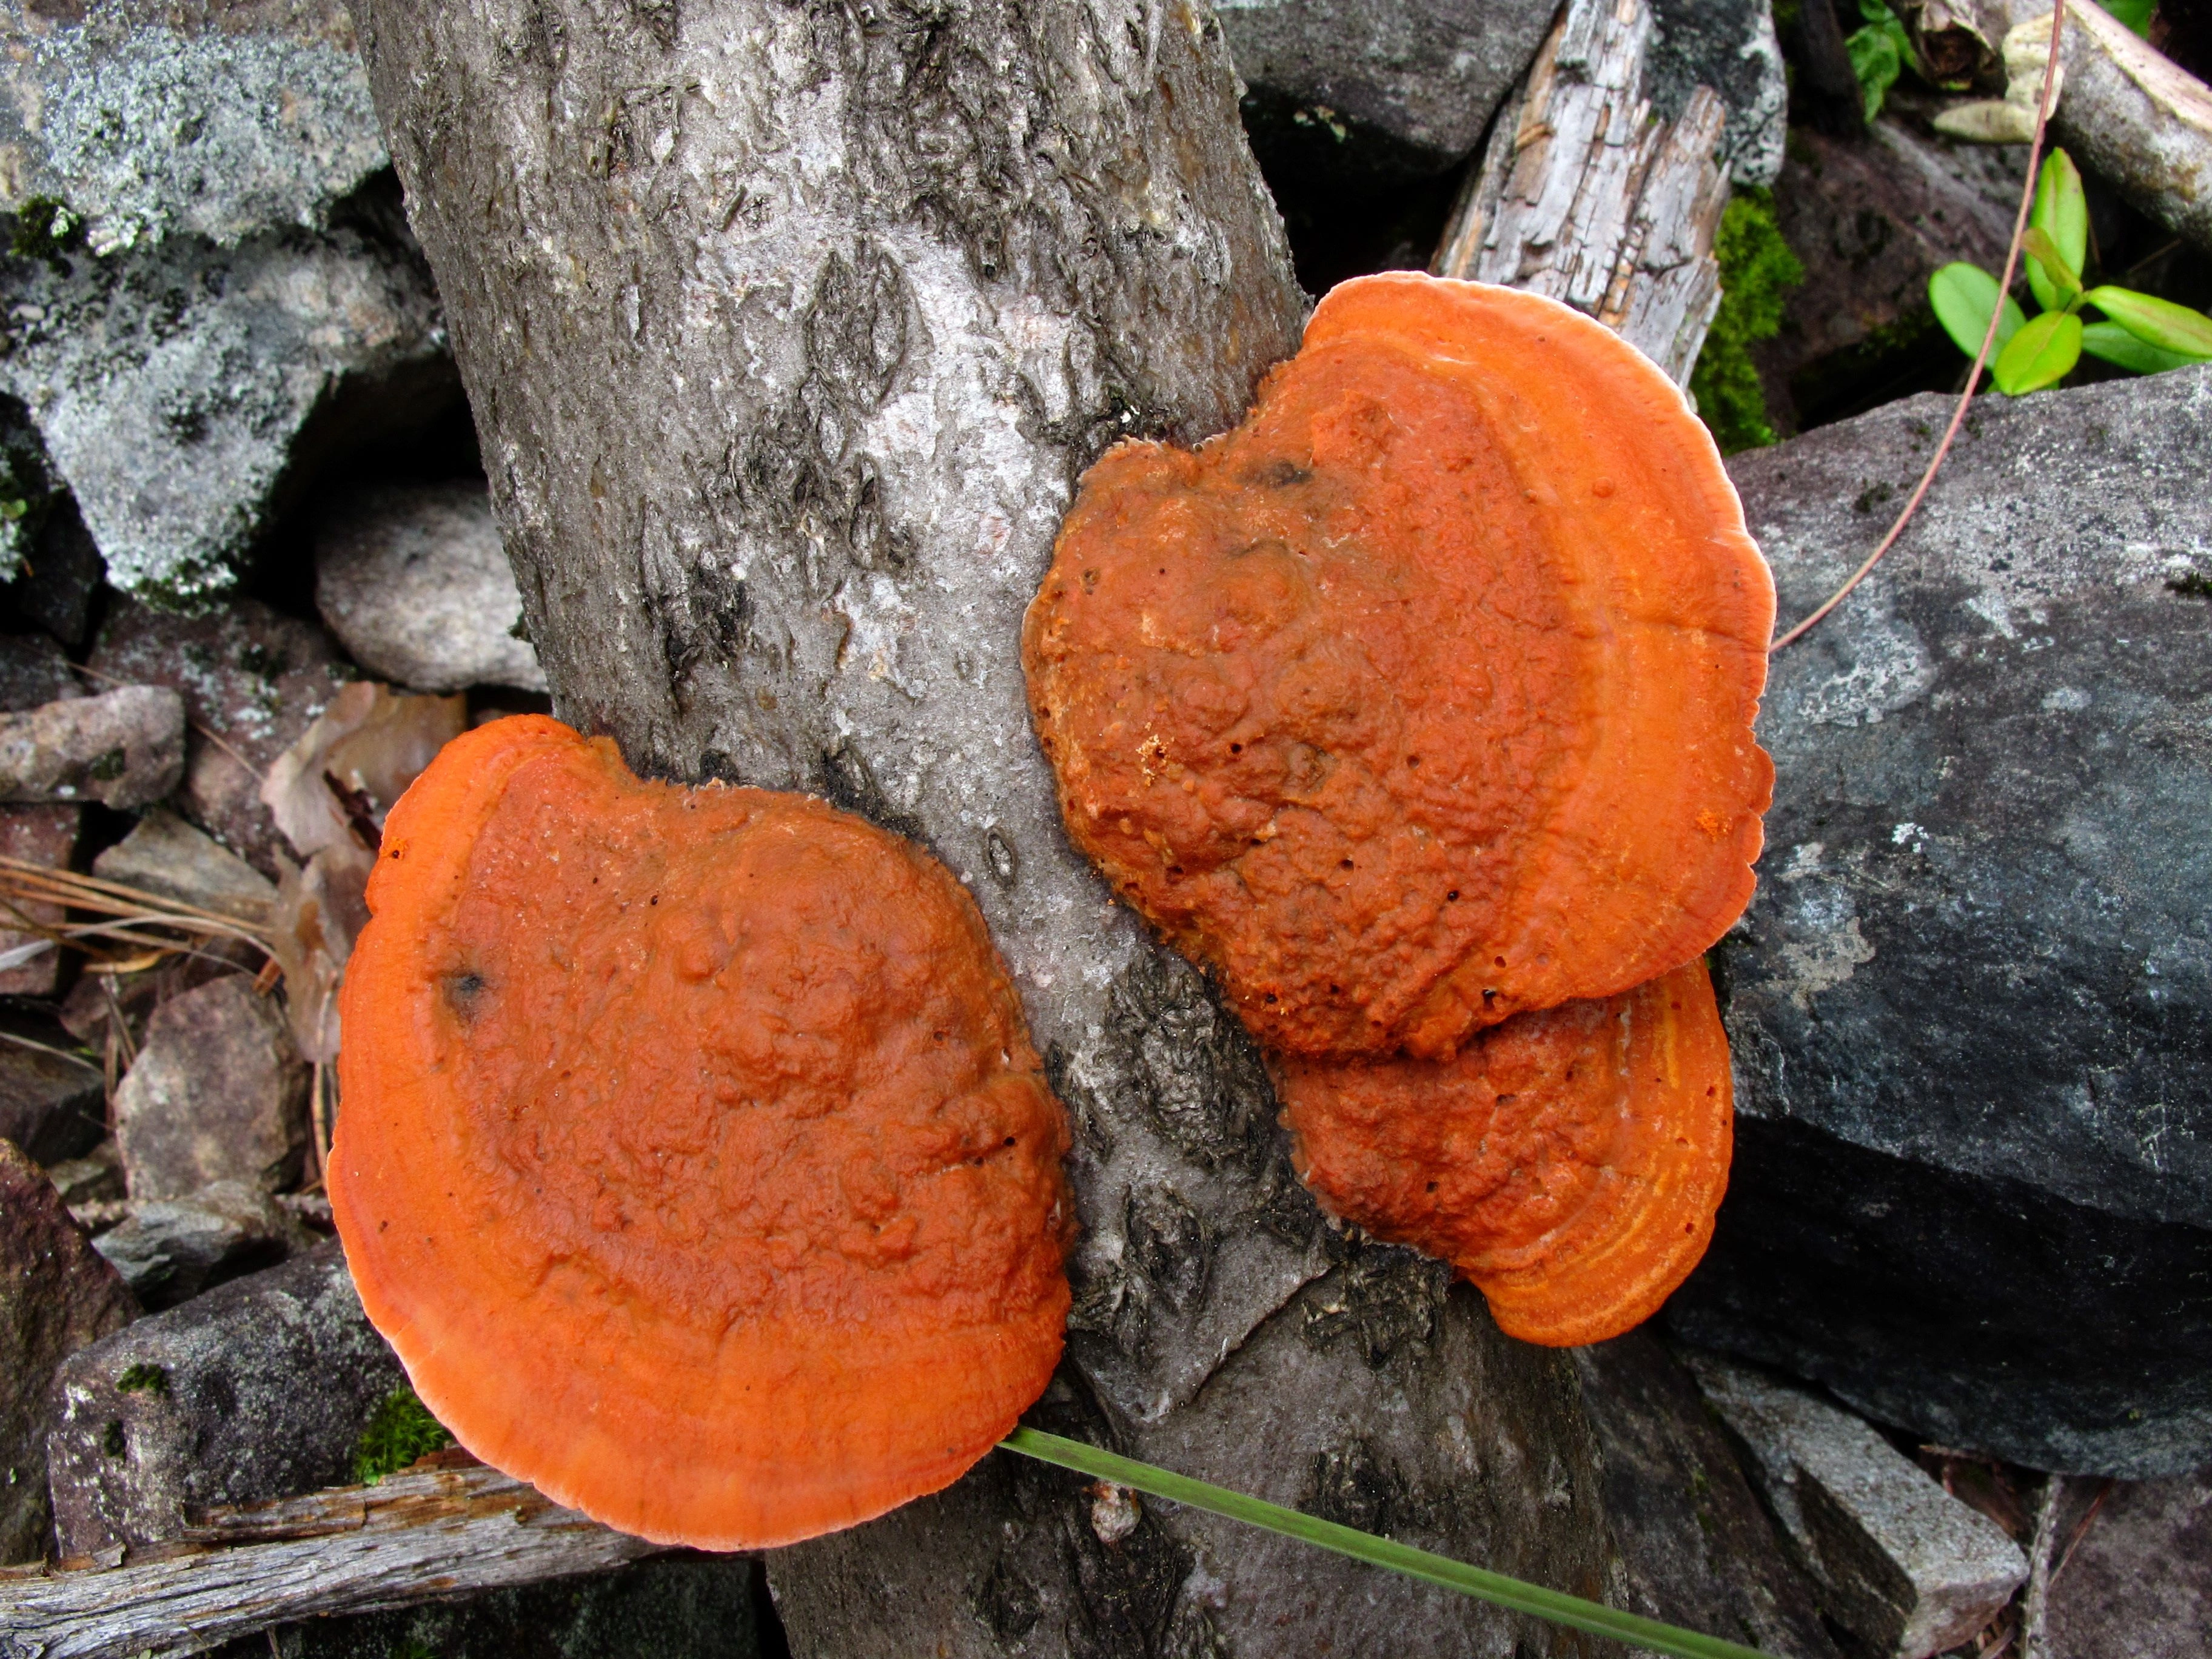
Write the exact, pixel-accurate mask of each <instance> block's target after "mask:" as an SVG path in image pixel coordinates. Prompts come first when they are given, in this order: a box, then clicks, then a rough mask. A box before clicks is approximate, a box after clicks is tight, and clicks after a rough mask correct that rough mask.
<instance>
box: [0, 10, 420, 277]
mask: <svg viewBox="0 0 2212 1659" xmlns="http://www.w3.org/2000/svg"><path fill="white" fill-rule="evenodd" d="M196 10H197V16H195V15H194V13H195V11H196ZM186 20H190V21H186ZM0 47H4V48H5V50H4V52H0V66H4V67H0V144H4V145H6V146H8V147H9V151H10V161H11V163H12V165H11V167H10V169H9V174H8V176H7V178H6V179H5V188H6V191H7V199H6V202H5V208H6V210H7V211H9V212H13V213H21V212H22V211H23V210H24V208H25V204H27V202H29V201H31V200H33V198H38V197H45V198H46V199H47V200H49V201H52V202H56V203H66V204H68V207H67V210H68V212H69V213H70V215H71V216H72V217H73V218H75V219H76V220H78V221H81V222H82V234H83V235H84V237H85V240H86V241H87V243H88V246H90V247H91V248H92V250H93V252H95V253H97V254H101V255H106V254H110V253H113V252H118V251H120V250H124V249H128V248H131V247H134V246H137V245H139V244H140V243H142V242H155V241H159V240H161V239H163V238H164V237H168V236H173V235H177V234H187V235H191V236H196V237H201V238H204V239H206V240H209V241H212V242H216V243H220V244H223V245H225V246H232V245H235V244H236V243H238V242H239V241H240V240H242V239H244V238H246V237H247V236H251V235H252V234H255V233H256V232H258V231H263V230H267V229H270V228H276V227H279V226H284V225H299V226H302V227H306V228H311V229H321V228H324V227H325V226H326V225H327V224H328V223H329V221H330V216H331V209H332V207H333V206H334V205H336V204H337V203H338V202H339V201H340V200H342V199H343V197H347V196H349V195H351V194H352V193H353V192H354V191H356V190H358V189H359V188H360V187H361V186H362V184H363V183H365V182H366V181H367V180H368V179H369V178H370V176H371V175H373V174H374V173H378V172H380V171H381V170H382V169H383V168H384V167H387V166H388V165H390V163H389V162H388V161H386V156H385V154H384V143H383V140H382V139H381V137H380V136H379V134H378V132H377V128H376V112H375V109H374V106H372V105H371V104H370V102H369V96H368V77H367V76H365V75H364V74H363V73H362V67H361V59H360V58H359V57H358V56H357V55H356V50H355V44H354V38H353V26H352V24H351V22H350V21H349V19H348V18H347V16H346V14H345V11H344V9H343V7H340V6H338V5H336V4H331V3H328V0H307V3H303V4H282V5H274V4H264V5H260V6H255V7H251V8H249V7H241V6H236V5H230V6H224V7H220V8H201V9H186V8H179V7H172V6H162V5H155V4H151V3H146V0H92V3H90V4H88V5H74V6H70V7H68V8H66V9H63V8H51V9H50V8H46V7H41V6H40V5H39V4H38V3H37V0H30V3H28V4H21V3H18V0H9V3H8V4H7V5H5V6H4V7H0Z"/></svg>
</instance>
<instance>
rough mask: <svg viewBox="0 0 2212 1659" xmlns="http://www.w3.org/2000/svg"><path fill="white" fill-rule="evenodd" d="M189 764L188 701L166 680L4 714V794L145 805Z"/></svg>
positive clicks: (0, 739)
mask: <svg viewBox="0 0 2212 1659" xmlns="http://www.w3.org/2000/svg"><path fill="white" fill-rule="evenodd" d="M184 770H185V705H184V702H183V700H182V699H180V698H179V696H177V694H176V693H175V692H173V691H172V690H168V689H167V687H166V686H158V685H126V686H124V687H122V688H121V689H120V690H114V691H103V692H102V693H100V695H99V696H96V697H70V698H66V699H64V700H63V701H61V702H50V703H45V704H42V705H40V707H39V708H31V709H26V710H25V711H24V712H22V713H21V714H0V801H19V802H39V803H42V804H43V803H49V802H65V801H74V800H96V801H98V802H100V804H101V805H104V806H123V807H130V806H144V805H147V804H148V803H149V802H152V801H157V800H159V799H161V797H162V796H164V795H166V794H167V793H169V791H170V790H172V789H173V788H175V787H177V781H178V780H179V778H181V777H182V776H183V775H184Z"/></svg>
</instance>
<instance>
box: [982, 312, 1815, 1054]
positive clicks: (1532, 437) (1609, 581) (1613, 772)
mask: <svg viewBox="0 0 2212 1659" xmlns="http://www.w3.org/2000/svg"><path fill="white" fill-rule="evenodd" d="M1773 620H1774V595H1773V586H1772V583H1771V580H1770V579H1769V577H1768V574H1767V571H1766V567H1765V562H1764V561H1763V560H1761V558H1760V557H1759V551H1758V550H1757V549H1756V548H1755V547H1754V546H1753V544H1752V542H1751V540H1750V538H1749V537H1748V536H1747V534H1746V533H1745V530H1744V526H1743V515H1742V511H1741V507H1740V506H1739V504H1738V502H1737V500H1736V496H1735V489H1734V488H1733V487H1732V486H1731V485H1730V484H1729V480H1728V477H1727V475H1726V473H1725V472H1723V471H1722V468H1721V463H1720V457H1719V454H1718V453H1717V451H1716V450H1715V449H1714V447H1713V445H1712V441H1711V438H1710V437H1708V436H1707V435H1706V433H1705V428H1703V427H1702V426H1701V425H1699V422H1698V421H1697V418H1696V416H1694V415H1693V414H1692V412H1691V411H1690V410H1689V408H1688V406H1687V405H1686V403H1685V402H1684V400H1683V398H1682V395H1681V393H1680V392H1679V391H1678V390H1677V389H1676V388H1675V387H1674V385H1673V383H1672V382H1670V381H1669V380H1667V378H1666V377H1665V376H1664V375H1663V374H1661V373H1660V371H1659V370H1658V369H1656V368H1654V367H1653V366H1652V365H1651V364H1650V363H1649V362H1646V361H1645V360H1644V358H1643V357H1641V356H1638V354H1637V352H1636V351H1635V350H1634V349H1633V348H1632V347H1630V346H1628V345H1626V343H1623V342H1622V341H1621V340H1620V338H1619V337H1616V336H1615V335H1613V333H1612V332H1611V331H1608V330H1607V329H1605V328H1603V327H1601V326H1600V325H1598V324H1596V323H1595V322H1592V321H1591V320H1590V319H1588V318H1586V317H1583V316H1582V315H1581V314H1580V313H1577V312H1574V311H1571V310H1570V309H1569V308H1567V307H1565V306H1562V305H1559V304H1557V303H1556V302H1554V301H1550V300H1546V299H1543V298H1541V297H1539V296H1537V295H1529V294H1522V293H1519V292H1516V291H1515V290H1512V289H1501V288H1491V287H1486V286H1482V285H1479V284H1475V283H1457V282H1450V281H1445V280H1442V279H1438V278H1435V277H1429V276H1419V275H1415V274H1412V273H1396V274H1393V275H1389V276H1371V277H1363V278H1360V279H1358V280H1357V281H1355V282H1351V283H1345V284H1344V285H1343V286H1341V287H1340V288H1338V289H1336V290H1334V292H1333V293H1331V294H1330V295H1328V298H1327V299H1325V300H1323V301H1322V303H1321V306H1320V307H1319V309H1318V310H1316V312H1315V313H1314V317H1313V319H1312V321H1311V323H1310V325H1308V327H1307V330H1306V335H1305V342H1304V347H1303V348H1302V349H1301V350H1300V351H1299V353H1298V355H1297V357H1295V358H1294V359H1292V360H1291V362H1288V363H1286V364H1284V365H1282V366H1281V367H1279V368H1277V369H1276V370H1274V371H1273V373H1272V374H1270V375H1269V376H1268V378H1267V380H1266V382H1265V383H1264V384H1263V385H1262V386H1261V392H1260V396H1259V400H1258V403H1257V404H1256V406H1255V408H1254V410H1253V411H1252V412H1251V414H1250V415H1249V416H1247V417H1246V419H1245V421H1244V423H1243V425H1242V426H1240V427H1238V428H1237V429H1236V430H1235V431H1233V432H1231V433H1229V434H1227V435H1225V436H1223V437H1221V438H1219V439H1217V440H1215V441H1213V442H1212V443H1210V444H1207V445H1206V446H1205V447H1202V448H1200V450H1198V451H1197V452H1196V453H1190V452H1187V451H1183V450H1178V449H1174V448H1170V447H1165V446H1163V445H1158V444H1149V443H1129V444H1124V445H1121V446H1120V447H1116V448H1115V449H1114V450H1112V451H1111V452H1109V453H1108V454H1107V455H1106V456H1105V457H1104V458H1103V459H1102V460H1100V461H1099V463H1098V464H1097V465H1096V466H1095V467H1093V468H1092V469H1091V471H1090V472H1089V473H1088V474H1087V475H1086V476H1085V479H1084V481H1083V484H1082V488H1081V489H1080V491H1079V495H1078V498H1077V501H1076V503H1075V506H1074V507H1073V510H1072V511H1071V512H1070V513H1069V514H1068V517H1067V520H1066V524H1065V525H1064V526H1063V527H1062V530H1061V532H1060V540H1059V543H1058V544H1057V546H1056V548H1055V550H1054V558H1053V562H1052V566H1051V568H1050V570H1049V571H1048V574H1047V575H1046V577H1045V580H1044V582H1043V585H1042V587H1041V588H1040V589H1039V591H1038V593H1037V596H1036V599H1035V601H1034V602H1033V603H1032V605H1030V611H1029V616H1028V619H1027V623H1026V626H1025V629H1024V639H1023V662H1024V667H1025V669H1026V671H1027V673H1028V676H1029V687H1030V705H1031V714H1032V718H1033V719H1034V720H1035V723H1036V730H1037V733H1038V737H1039V739H1040V741H1041V743H1042V746H1043V748H1044V750H1045V752H1046V754H1047V755H1048V757H1049V758H1050V759H1051V761H1052V763H1053V766H1054V771H1055V773H1056V774H1057V775H1058V778H1059V782H1060V798H1061V805H1062V808H1063V811H1064V813H1065V816H1066V821H1067V824H1068V829H1069V831H1070V833H1071V835H1073V837H1074V839H1075V841H1076V842H1077V843H1078V844H1079V846H1080V847H1082V848H1083V849H1084V851H1085V853H1086V854H1089V855H1090V857H1091V859H1092V860H1094V861H1095V862H1096V863H1097V865H1098V866H1100V867H1101V868H1102V869H1103V871H1104V872H1106V875H1107V877H1108V879H1109V881H1110V882H1111V883H1112V884H1113V885H1114V887H1115V890H1117V891H1118V892H1120V893H1121V895H1122V896H1124V897H1125V898H1127V900H1128V901H1129V902H1131V903H1133V905H1134V906H1135V907H1136V908H1138V909H1139V911H1140V912H1142V913H1143V914H1144V915H1146V917H1147V918H1149V919H1150V920H1151V921H1152V922H1153V924H1154V925H1155V926H1157V927H1159V928H1160V929H1161V930H1162V931H1163V932H1164V933H1165V934H1166V935H1167V936H1168V938H1169V939H1170V940H1171V941H1172V942H1173V943H1174V944H1175V945H1176V946H1177V947H1178V948H1179V949H1181V950H1182V951H1183V952H1184V953H1185V954H1186V955H1188V956H1190V957H1194V958H1195V959H1197V960H1199V961H1200V962H1203V963H1206V964H1208V965H1209V966H1211V967H1212V968H1213V969H1215V970H1216V971H1217V972H1218V974H1219V975H1220V976H1221V978H1222V980H1223V982H1224V984H1225V987H1226V988H1227V990H1228V992H1229V994H1230V996H1231V999H1232V1000H1233V1001H1234V1003H1235V1005H1236V1006H1237V1010H1238V1012H1240V1013H1241V1014H1242V1015H1243V1018H1244V1020H1245V1022H1246V1024H1248V1025H1249V1026H1250V1027H1251V1029H1252V1030H1254V1032H1255V1034H1257V1035H1258V1036H1260V1037H1261V1039H1262V1040H1263V1041H1264V1042H1267V1043H1268V1044H1269V1045H1271V1046H1272V1047H1274V1048H1279V1049H1283V1050H1287V1051H1290V1052H1293V1053H1301V1054H1388V1053H1395V1052H1398V1051H1400V1050H1401V1049H1403V1050H1410V1051H1412V1052H1414V1053H1418V1054H1430V1055H1443V1054H1449V1053H1451V1052H1452V1050H1453V1049H1454V1048H1455V1047H1456V1046H1457V1044H1458V1043H1459V1042H1461V1041H1462V1039H1463V1038H1464V1037H1465V1036H1467V1034H1468V1032H1469V1031H1471V1030H1478V1029H1480V1028H1481V1027H1483V1026H1486V1025H1491V1024H1496V1023H1498V1021H1500V1020H1502V1019H1504V1018H1508V1017H1510V1016H1511V1015H1512V1014H1515V1013H1516V1012H1521V1011H1522V1010H1525V1009H1531V1008H1544V1007H1550V1006H1553V1005H1555V1004H1558V1003H1561V1002H1565V1001H1568V1000H1573V999H1578V998H1593V997H1603V996H1610V995H1613V994H1616V993H1619V992H1621V991H1625V990H1626V989H1628V988H1629V987H1632V986H1635V985H1638V984H1640V983H1642V982H1643V981H1645V980H1648V979H1650V978H1651V977H1653V976H1654V975H1657V974H1662V973H1664V972H1666V971H1668V969H1673V968H1675V967H1678V966H1680V964H1681V963H1685V962H1687V961H1689V960H1691V959H1692V958H1693V957H1696V956H1698V955H1699V953H1700V952H1702V951H1705V949H1706V948H1707V947H1708V946H1709V945H1711V944H1712V943H1713V942H1714V940H1716V939H1718V938H1719V937H1720V935H1721V934H1722V933H1723V932H1724V931H1725V930H1726V929H1727V927H1729V923H1730V922H1732V921H1734V920H1735V917H1736V916H1737V915H1739V914H1740V913H1741V910H1742V908H1743V907H1744V905H1745V904H1746V903H1747V902H1748V900H1749V898H1750V895H1751V890H1752V870H1751V866H1752V864H1753V860H1755V859H1756V858H1757V857H1758V854H1759V838H1760V829H1759V814H1760V813H1761V812H1762V811H1765V807H1766V805H1767V804H1768V801H1769V799H1770V798H1771V793H1772V787H1773V769H1772V767H1771V764H1770V763H1769V762H1768V760H1767V757H1766V756H1765V752H1764V751H1763V750H1760V749H1759V746H1758V744H1756V743H1755V742H1754V741H1753V737H1752V720H1753V715H1754V714H1755V713H1756V712H1757V708H1758V700H1759V693H1760V691H1761V690H1762V689H1763V687H1764V684H1765V665H1766V645H1767V640H1768V637H1769V635H1770V634H1771V631H1772V628H1773Z"/></svg>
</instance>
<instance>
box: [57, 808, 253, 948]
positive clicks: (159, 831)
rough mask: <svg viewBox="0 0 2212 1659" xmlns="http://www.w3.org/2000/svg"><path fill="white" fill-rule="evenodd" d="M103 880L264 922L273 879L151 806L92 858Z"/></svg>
mask: <svg viewBox="0 0 2212 1659" xmlns="http://www.w3.org/2000/svg"><path fill="white" fill-rule="evenodd" d="M92 872H93V874H94V875H95V876H98V877H100V878H102V879H103V880H106V881H117V882H122V883H124V884H126V885H128V886H131V887H137V888H140V889H143V890H144V891H147V892H149V893H156V894H159V895H160V896H161V897H163V898H169V899H175V900H178V901H179V902H182V903H185V904H191V905H196V906H197V907H198V908H201V909H203V910H214V911H217V912H219V913H220V914H222V915H226V916H234V917H236V918H237V919H238V920H239V921H243V922H248V923H251V924H252V925H253V926H255V927H267V926H268V925H269V923H270V919H271V918H272V917H273V916H274V915H276V884H275V883H274V882H272V881H270V879H269V878H268V877H266V876H264V875H263V874H262V873H261V872H259V871H258V870H256V869H255V868H254V867H253V866H252V865H250V864H248V863H247V862H246V860H244V859H242V858H240V857H239V856H238V855H237V854H235V853H232V852H230V851H228V849H226V848H223V847H222V845H221V844H219V843H218V842H216V840H215V839H214V838H213V837H212V836H208V835H205V834H204V833H203V832H202V831H200V830H198V829H194V828H193V827H192V826H191V824H189V823H185V821H184V820H183V819H182V818H180V817H178V816H177V815H176V814H175V813H173V812H170V811H163V810H161V809H158V808H157V809H156V810H155V811H151V812H149V813H148V814H147V815H146V816H145V817H143V818H141V819H140V820H139V821H138V825H137V828H136V829H133V830H131V833H130V834H129V835H127V836H125V837H124V838H123V839H122V840H121V841H119V842H116V843H115V845H114V846H112V847H111V848H107V849H106V851H105V852H103V853H101V854H100V856H99V857H98V858H96V859H94V860H93V861H92Z"/></svg>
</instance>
